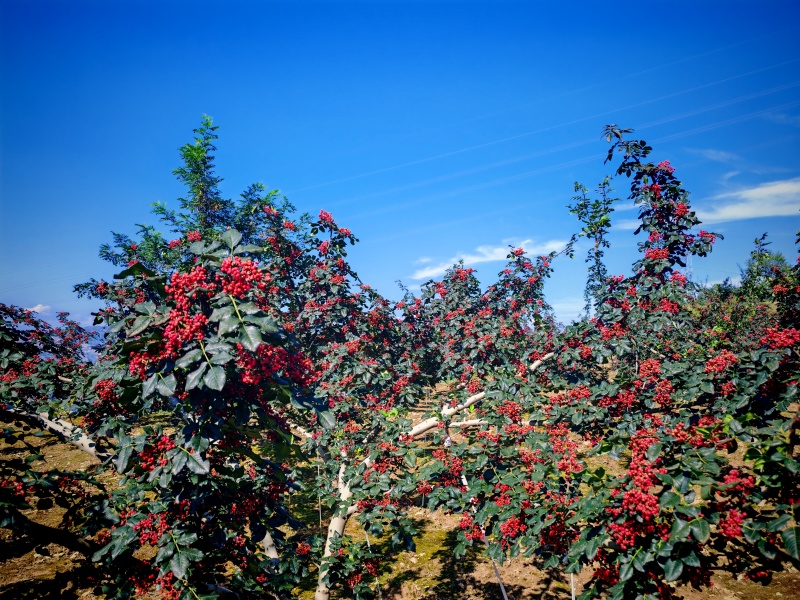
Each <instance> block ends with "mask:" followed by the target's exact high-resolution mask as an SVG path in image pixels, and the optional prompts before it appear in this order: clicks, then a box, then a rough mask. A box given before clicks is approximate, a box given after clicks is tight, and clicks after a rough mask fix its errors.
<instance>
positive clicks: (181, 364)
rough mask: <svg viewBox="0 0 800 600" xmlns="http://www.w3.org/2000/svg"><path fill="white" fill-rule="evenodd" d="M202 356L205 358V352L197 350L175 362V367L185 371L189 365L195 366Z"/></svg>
mask: <svg viewBox="0 0 800 600" xmlns="http://www.w3.org/2000/svg"><path fill="white" fill-rule="evenodd" d="M201 356H203V351H202V350H200V349H199V348H195V349H194V350H190V351H189V352H187V353H186V354H184V355H183V356H181V357H180V358H179V359H178V360H177V361H175V366H176V367H177V368H179V369H185V368H187V367H189V365H192V364H194V363H195V362H196V361H197V360H198V359H199V358H200V357H201Z"/></svg>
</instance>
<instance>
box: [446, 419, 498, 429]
mask: <svg viewBox="0 0 800 600" xmlns="http://www.w3.org/2000/svg"><path fill="white" fill-rule="evenodd" d="M481 425H488V423H487V422H486V421H484V420H483V419H470V420H469V421H458V422H457V423H450V424H448V425H447V426H448V427H450V428H453V427H480V426H481Z"/></svg>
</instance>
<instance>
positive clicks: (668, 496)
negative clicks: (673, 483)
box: [658, 492, 681, 508]
mask: <svg viewBox="0 0 800 600" xmlns="http://www.w3.org/2000/svg"><path fill="white" fill-rule="evenodd" d="M680 503H681V497H680V494H676V493H675V492H664V494H662V496H661V498H659V500H658V504H659V505H660V506H661V508H672V507H673V506H677V505H678V504H680Z"/></svg>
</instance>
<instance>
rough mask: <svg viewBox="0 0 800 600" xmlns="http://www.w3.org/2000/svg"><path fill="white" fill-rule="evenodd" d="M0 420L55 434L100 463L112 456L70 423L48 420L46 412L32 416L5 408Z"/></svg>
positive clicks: (1, 411)
mask: <svg viewBox="0 0 800 600" xmlns="http://www.w3.org/2000/svg"><path fill="white" fill-rule="evenodd" d="M0 420H3V421H14V420H20V421H25V422H26V423H30V424H31V425H34V426H36V427H40V428H42V429H44V430H46V431H49V432H51V433H54V434H56V435H57V436H59V437H60V438H62V439H63V440H64V441H66V442H69V443H70V444H72V445H73V446H75V447H76V448H78V449H79V450H83V451H84V452H86V453H87V454H90V455H91V456H93V457H94V458H96V459H97V460H99V461H100V462H104V461H106V460H108V459H109V458H111V455H112V453H111V452H109V451H107V450H102V449H100V448H98V447H97V444H96V443H95V442H94V440H92V439H91V438H90V437H89V436H87V435H86V434H85V433H83V431H81V429H80V428H79V427H75V426H74V425H72V424H71V423H68V422H67V421H62V420H61V419H50V417H49V415H48V414H47V413H46V412H41V413H38V414H33V413H28V412H23V411H19V410H16V409H13V408H6V409H5V410H0Z"/></svg>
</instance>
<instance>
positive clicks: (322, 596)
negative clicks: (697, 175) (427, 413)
mask: <svg viewBox="0 0 800 600" xmlns="http://www.w3.org/2000/svg"><path fill="white" fill-rule="evenodd" d="M552 356H553V353H552V352H550V353H548V354H546V355H544V356H543V357H542V358H540V359H538V360H536V361H535V362H533V363H532V364H531V365H530V367H529V369H528V370H529V371H531V372H533V371H535V370H536V369H538V368H539V367H540V366H541V364H542V363H543V362H544V361H546V360H548V359H549V358H551V357H552ZM485 397H486V393H485V392H480V393H478V394H475V395H473V396H470V397H469V398H467V399H466V400H464V401H463V402H460V403H459V404H456V405H455V406H443V407H442V410H441V413H440V414H439V415H437V416H435V417H429V418H428V419H425V420H424V421H421V422H419V423H417V424H416V425H413V426H412V427H411V429H410V430H408V433H406V434H405V436H406V437H411V438H416V437H419V436H421V435H423V434H424V433H426V432H428V431H430V430H431V429H434V428H436V427H438V426H439V424H440V423H442V422H444V420H446V419H447V418H448V417H451V416H453V415H455V414H459V413H461V412H463V411H465V410H467V409H468V408H469V407H470V406H473V405H474V404H476V403H477V402H479V401H481V400H482V399H483V398H485ZM482 424H483V421H482V420H480V419H473V420H468V421H461V422H459V423H457V424H451V426H456V427H470V426H480V425H482ZM341 458H342V464H341V465H340V466H339V474H338V476H337V478H336V488H337V489H338V490H339V497H338V503H337V508H336V511H335V512H334V515H333V518H332V519H331V521H330V524H329V525H328V535H327V538H326V540H325V550H324V552H323V555H322V563H321V565H320V569H319V576H318V579H317V590H316V592H315V594H314V600H329V598H330V587H329V585H328V584H327V583H326V581H325V579H326V578H327V575H328V572H329V571H330V566H329V564H328V562H327V560H326V559H329V558H330V557H331V556H332V554H333V545H334V541H335V540H336V539H337V538H341V537H342V535H343V534H344V528H345V526H346V525H347V521H348V520H349V519H350V517H351V516H352V515H354V514H355V513H356V512H358V505H357V504H354V503H353V502H352V500H351V499H352V497H353V492H352V490H351V486H352V483H353V480H352V479H351V480H345V471H346V464H345V462H344V461H345V460H346V459H347V458H348V456H347V454H346V453H343V454H342V455H341ZM372 464H373V460H372V457H370V456H367V457H366V458H364V459H363V460H362V461H361V465H363V466H364V467H370V466H371V465H372Z"/></svg>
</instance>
